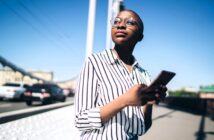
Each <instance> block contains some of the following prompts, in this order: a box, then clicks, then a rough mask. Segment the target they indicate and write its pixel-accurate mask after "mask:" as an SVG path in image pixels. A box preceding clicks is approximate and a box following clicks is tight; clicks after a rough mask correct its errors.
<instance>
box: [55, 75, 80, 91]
mask: <svg viewBox="0 0 214 140" xmlns="http://www.w3.org/2000/svg"><path fill="white" fill-rule="evenodd" d="M56 83H57V85H59V86H60V87H61V88H64V89H73V90H74V89H75V88H76V78H73V79H70V80H66V81H60V82H56Z"/></svg>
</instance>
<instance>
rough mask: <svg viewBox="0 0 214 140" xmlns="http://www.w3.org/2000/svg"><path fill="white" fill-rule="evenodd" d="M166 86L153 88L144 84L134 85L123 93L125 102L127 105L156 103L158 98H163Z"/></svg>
mask: <svg viewBox="0 0 214 140" xmlns="http://www.w3.org/2000/svg"><path fill="white" fill-rule="evenodd" d="M166 90H167V88H166V87H165V86H162V85H160V86H159V87H156V88H154V89H151V88H147V86H146V85H144V84H140V85H134V86H133V87H132V88H130V89H129V90H128V91H127V92H126V93H125V94H123V96H124V99H125V104H126V105H127V106H143V105H145V104H147V103H150V104H151V103H152V104H154V103H156V102H157V101H158V100H160V99H163V98H165V96H166V94H165V92H166Z"/></svg>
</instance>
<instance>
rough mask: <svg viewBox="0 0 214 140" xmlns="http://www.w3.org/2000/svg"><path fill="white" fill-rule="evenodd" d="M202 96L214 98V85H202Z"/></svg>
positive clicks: (200, 91)
mask: <svg viewBox="0 0 214 140" xmlns="http://www.w3.org/2000/svg"><path fill="white" fill-rule="evenodd" d="M199 94H200V98H204V99H214V85H209V86H201V87H200V89H199Z"/></svg>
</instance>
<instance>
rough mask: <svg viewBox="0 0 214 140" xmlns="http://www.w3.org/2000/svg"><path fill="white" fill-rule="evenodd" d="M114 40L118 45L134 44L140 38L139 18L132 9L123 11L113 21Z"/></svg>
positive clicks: (112, 32)
mask: <svg viewBox="0 0 214 140" xmlns="http://www.w3.org/2000/svg"><path fill="white" fill-rule="evenodd" d="M111 35H112V40H113V41H114V43H115V44H116V45H120V46H134V45H135V44H136V43H137V42H138V41H139V40H140V24H139V18H138V17H137V16H136V15H135V14H134V13H132V12H131V11H122V12H120V13H119V14H118V16H117V17H116V18H115V19H114V20H113V21H112V29H111Z"/></svg>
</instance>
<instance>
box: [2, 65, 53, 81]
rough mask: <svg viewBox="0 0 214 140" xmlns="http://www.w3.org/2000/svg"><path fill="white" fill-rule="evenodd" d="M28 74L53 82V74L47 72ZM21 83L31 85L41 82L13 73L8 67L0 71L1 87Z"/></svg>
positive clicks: (31, 72) (19, 73) (16, 72)
mask: <svg viewBox="0 0 214 140" xmlns="http://www.w3.org/2000/svg"><path fill="white" fill-rule="evenodd" d="M29 73H30V74H32V75H33V76H35V77H38V78H41V79H44V80H46V81H52V80H53V76H54V75H53V72H51V71H50V72H48V71H29ZM20 81H21V82H23V83H26V84H33V83H40V82H42V81H41V80H38V79H33V78H31V77H30V76H28V75H23V74H22V73H21V72H19V71H14V70H12V69H11V68H9V67H4V68H3V69H0V85H3V84H4V83H7V82H20Z"/></svg>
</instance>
